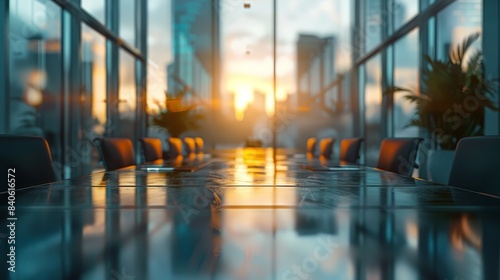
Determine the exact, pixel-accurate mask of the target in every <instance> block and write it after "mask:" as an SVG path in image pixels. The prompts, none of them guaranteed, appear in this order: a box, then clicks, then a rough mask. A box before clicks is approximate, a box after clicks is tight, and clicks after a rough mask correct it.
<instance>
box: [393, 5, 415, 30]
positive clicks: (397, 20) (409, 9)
mask: <svg viewBox="0 0 500 280" xmlns="http://www.w3.org/2000/svg"><path fill="white" fill-rule="evenodd" d="M393 1H394V4H393V5H392V7H390V8H389V10H390V12H391V14H392V15H393V20H394V30H397V29H398V28H400V27H401V26H403V25H404V24H405V23H407V22H408V21H409V20H411V19H412V18H414V17H415V16H416V15H417V14H418V11H419V8H418V3H419V1H415V0H393Z"/></svg>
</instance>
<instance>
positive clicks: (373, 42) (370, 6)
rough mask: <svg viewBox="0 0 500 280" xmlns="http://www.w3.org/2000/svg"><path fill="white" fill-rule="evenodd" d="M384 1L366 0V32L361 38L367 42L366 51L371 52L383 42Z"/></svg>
mask: <svg viewBox="0 0 500 280" xmlns="http://www.w3.org/2000/svg"><path fill="white" fill-rule="evenodd" d="M381 15H382V1H381V0H365V20H366V21H365V32H364V34H361V36H362V37H361V40H362V41H364V42H365V52H366V53H368V52H370V51H371V50H372V49H373V48H375V47H376V46H378V45H379V44H380V43H381V42H382V27H383V23H382V16H381Z"/></svg>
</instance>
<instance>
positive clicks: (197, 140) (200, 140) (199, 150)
mask: <svg viewBox="0 0 500 280" xmlns="http://www.w3.org/2000/svg"><path fill="white" fill-rule="evenodd" d="M194 141H195V144H196V152H197V153H203V146H204V145H205V141H203V138H201V137H195V138H194Z"/></svg>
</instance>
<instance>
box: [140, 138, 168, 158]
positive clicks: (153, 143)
mask: <svg viewBox="0 0 500 280" xmlns="http://www.w3.org/2000/svg"><path fill="white" fill-rule="evenodd" d="M140 141H141V145H142V153H143V155H144V161H145V162H153V161H156V160H161V159H163V151H162V145H161V140H160V139H159V138H141V140H140Z"/></svg>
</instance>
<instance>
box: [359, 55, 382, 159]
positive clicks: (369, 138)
mask: <svg viewBox="0 0 500 280" xmlns="http://www.w3.org/2000/svg"><path fill="white" fill-rule="evenodd" d="M364 69H365V72H364V74H363V77H364V81H365V84H364V90H363V92H364V100H363V101H364V123H365V129H364V133H365V145H366V156H365V163H366V164H367V165H369V166H376V164H377V161H378V156H379V147H380V141H381V140H382V137H383V135H384V134H383V132H382V131H383V125H382V57H381V56H380V55H377V56H375V57H374V58H372V59H370V60H369V61H368V62H367V63H366V65H365V67H364Z"/></svg>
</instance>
